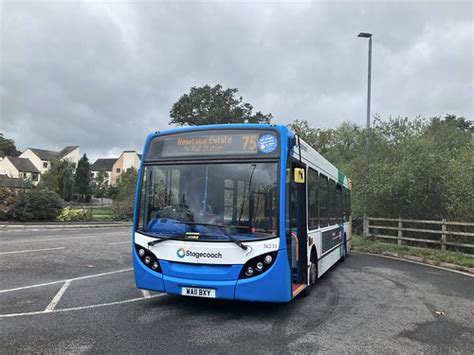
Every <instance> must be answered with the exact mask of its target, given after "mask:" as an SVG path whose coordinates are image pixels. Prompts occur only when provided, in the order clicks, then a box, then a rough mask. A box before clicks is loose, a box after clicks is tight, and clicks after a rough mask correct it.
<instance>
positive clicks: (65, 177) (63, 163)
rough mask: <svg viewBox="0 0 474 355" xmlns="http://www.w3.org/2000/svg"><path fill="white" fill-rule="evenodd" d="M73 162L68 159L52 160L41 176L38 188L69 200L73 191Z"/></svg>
mask: <svg viewBox="0 0 474 355" xmlns="http://www.w3.org/2000/svg"><path fill="white" fill-rule="evenodd" d="M74 169H75V164H74V163H72V162H70V161H68V160H53V161H52V162H51V167H50V168H49V170H48V171H47V172H46V173H44V174H43V175H42V176H41V181H40V183H39V187H40V188H46V189H49V190H51V191H54V192H56V193H57V194H59V196H60V197H61V198H62V199H63V200H65V201H70V200H71V198H72V195H73V192H74Z"/></svg>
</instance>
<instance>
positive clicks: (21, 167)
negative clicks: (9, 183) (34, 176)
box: [6, 157, 40, 173]
mask: <svg viewBox="0 0 474 355" xmlns="http://www.w3.org/2000/svg"><path fill="white" fill-rule="evenodd" d="M6 159H8V160H10V162H11V163H12V164H13V166H14V167H15V168H16V169H17V170H18V171H21V172H25V173H39V172H40V171H39V170H38V169H36V167H35V166H34V165H33V163H32V162H31V160H30V159H26V158H17V157H6Z"/></svg>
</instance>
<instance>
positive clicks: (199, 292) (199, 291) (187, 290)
mask: <svg viewBox="0 0 474 355" xmlns="http://www.w3.org/2000/svg"><path fill="white" fill-rule="evenodd" d="M181 294H182V295H183V296H191V297H206V298H216V290H213V289H210V288H200V287H183V288H181Z"/></svg>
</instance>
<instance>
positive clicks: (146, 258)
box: [135, 244, 162, 273]
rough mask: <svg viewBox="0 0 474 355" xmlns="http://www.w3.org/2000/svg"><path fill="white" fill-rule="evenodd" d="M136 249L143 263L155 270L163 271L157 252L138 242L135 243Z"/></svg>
mask: <svg viewBox="0 0 474 355" xmlns="http://www.w3.org/2000/svg"><path fill="white" fill-rule="evenodd" d="M135 250H136V252H137V255H138V258H139V259H140V260H141V262H142V263H143V264H145V265H146V266H147V267H149V268H150V269H152V270H153V271H156V272H159V273H162V271H161V267H160V262H159V260H158V259H157V257H156V255H155V254H153V253H152V252H151V251H149V250H148V249H145V248H144V247H142V246H140V245H138V244H135Z"/></svg>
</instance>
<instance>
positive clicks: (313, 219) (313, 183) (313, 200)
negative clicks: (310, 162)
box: [308, 168, 319, 230]
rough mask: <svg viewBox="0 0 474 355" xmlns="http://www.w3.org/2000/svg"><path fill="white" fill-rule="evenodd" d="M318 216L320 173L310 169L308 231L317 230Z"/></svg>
mask: <svg viewBox="0 0 474 355" xmlns="http://www.w3.org/2000/svg"><path fill="white" fill-rule="evenodd" d="M318 225H319V216H318V173H317V172H316V171H315V170H313V169H311V168H309V169H308V229H309V230H312V229H317V228H318Z"/></svg>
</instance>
